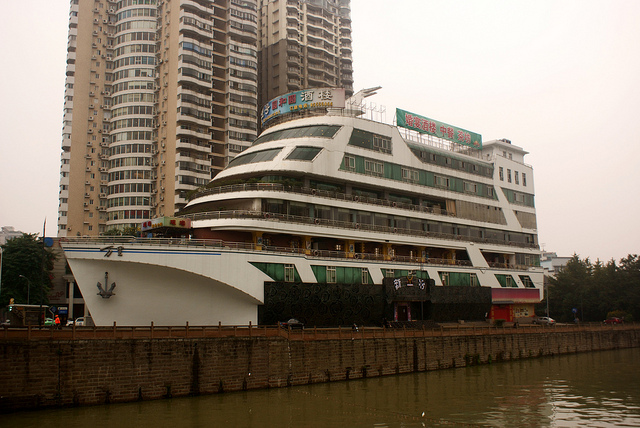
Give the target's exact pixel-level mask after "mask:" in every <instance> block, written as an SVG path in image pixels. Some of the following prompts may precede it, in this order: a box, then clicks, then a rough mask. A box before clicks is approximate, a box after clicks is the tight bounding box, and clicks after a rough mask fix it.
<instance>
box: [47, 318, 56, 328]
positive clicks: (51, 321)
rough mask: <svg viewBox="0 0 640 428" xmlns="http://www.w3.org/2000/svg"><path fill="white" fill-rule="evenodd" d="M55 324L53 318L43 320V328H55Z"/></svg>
mask: <svg viewBox="0 0 640 428" xmlns="http://www.w3.org/2000/svg"><path fill="white" fill-rule="evenodd" d="M55 325H56V322H55V321H54V320H53V318H45V319H44V326H45V327H51V326H55Z"/></svg>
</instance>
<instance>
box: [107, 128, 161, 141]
mask: <svg viewBox="0 0 640 428" xmlns="http://www.w3.org/2000/svg"><path fill="white" fill-rule="evenodd" d="M152 137H153V133H152V132H151V131H128V132H119V133H117V134H113V135H112V136H111V141H112V142H114V143H117V142H118V141H128V140H148V141H151V140H152V139H153V138H152Z"/></svg>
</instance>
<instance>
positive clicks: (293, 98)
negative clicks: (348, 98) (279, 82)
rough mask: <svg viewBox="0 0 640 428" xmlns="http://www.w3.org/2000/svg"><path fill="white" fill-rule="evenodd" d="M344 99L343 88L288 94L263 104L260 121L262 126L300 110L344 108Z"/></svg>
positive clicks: (318, 89) (307, 90) (315, 89)
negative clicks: (283, 115) (278, 117)
mask: <svg viewBox="0 0 640 428" xmlns="http://www.w3.org/2000/svg"><path fill="white" fill-rule="evenodd" d="M344 98H345V95H344V89H343V88H340V89H338V88H314V89H304V90H301V91H296V92H290V93H288V94H284V95H281V96H279V97H276V98H274V99H272V100H271V101H269V102H268V103H267V104H265V105H264V107H262V112H261V113H260V120H261V123H262V124H263V125H264V124H265V123H266V122H268V121H270V120H271V119H273V118H275V117H276V116H280V115H282V114H287V113H293V112H296V111H300V110H309V109H316V108H329V107H335V108H344Z"/></svg>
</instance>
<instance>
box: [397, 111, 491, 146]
mask: <svg viewBox="0 0 640 428" xmlns="http://www.w3.org/2000/svg"><path fill="white" fill-rule="evenodd" d="M396 121H397V124H398V126H400V127H402V128H407V129H411V130H414V131H417V132H420V133H422V134H429V135H433V136H435V137H438V138H442V139H444V140H449V141H453V142H454V143H458V144H462V145H465V146H469V147H473V148H476V149H481V148H482V135H480V134H476V133H475V132H469V131H467V130H466V129H462V128H458V127H457V126H451V125H448V124H446V123H443V122H438V121H437V120H433V119H429V118H427V117H424V116H420V115H417V114H413V113H409V112H408V111H405V110H401V109H399V108H397V109H396Z"/></svg>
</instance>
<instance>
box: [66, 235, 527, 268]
mask: <svg viewBox="0 0 640 428" xmlns="http://www.w3.org/2000/svg"><path fill="white" fill-rule="evenodd" d="M67 242H68V243H75V244H100V245H101V246H104V247H105V251H107V250H108V249H110V250H112V251H118V248H117V247H116V248H113V247H114V246H118V245H120V244H142V245H155V246H185V247H199V248H211V249H225V250H230V251H245V252H246V251H252V252H260V253H265V252H267V253H277V254H287V255H291V254H295V255H299V256H301V257H308V258H312V257H313V258H319V259H339V260H350V261H353V260H363V261H372V262H382V263H389V264H392V263H401V264H412V265H416V266H420V267H422V266H423V265H436V266H457V267H467V268H474V269H478V268H480V269H486V267H484V266H480V267H478V266H473V264H472V263H471V261H470V260H454V259H446V258H435V257H416V256H402V255H395V256H392V255H384V254H375V253H362V252H360V253H358V252H353V253H349V252H345V251H338V250H313V249H304V248H296V247H279V246H273V245H257V244H254V243H252V242H231V241H223V240H221V239H188V238H141V237H133V236H104V237H70V238H62V243H63V247H64V244H66V243H67ZM487 264H488V266H489V268H494V269H510V270H523V271H526V270H529V269H530V268H535V267H536V266H527V265H514V264H509V263H495V262H487Z"/></svg>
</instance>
